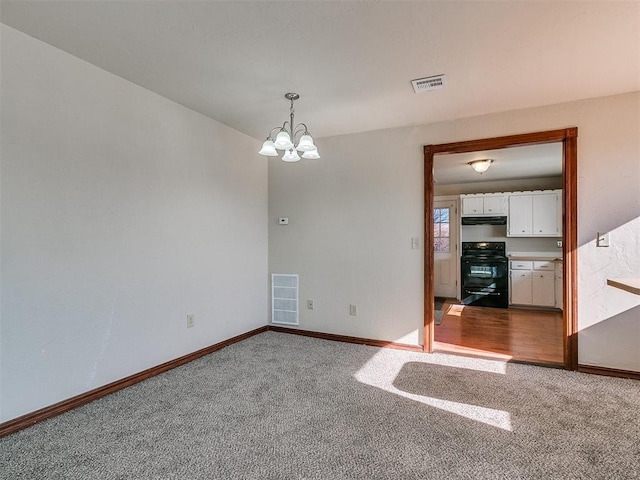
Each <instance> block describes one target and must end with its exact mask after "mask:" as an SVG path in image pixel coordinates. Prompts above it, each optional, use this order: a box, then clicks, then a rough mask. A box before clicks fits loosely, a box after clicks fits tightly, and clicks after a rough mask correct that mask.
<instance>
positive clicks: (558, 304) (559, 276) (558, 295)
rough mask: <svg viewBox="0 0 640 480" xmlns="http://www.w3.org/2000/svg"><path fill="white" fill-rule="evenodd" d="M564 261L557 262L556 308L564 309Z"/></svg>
mask: <svg viewBox="0 0 640 480" xmlns="http://www.w3.org/2000/svg"><path fill="white" fill-rule="evenodd" d="M562 270H563V269H562V262H557V263H556V308H559V309H560V310H562V308H563V306H562V304H563V294H564V292H563V283H562V277H563V273H562Z"/></svg>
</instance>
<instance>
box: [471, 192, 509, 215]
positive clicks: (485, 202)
mask: <svg viewBox="0 0 640 480" xmlns="http://www.w3.org/2000/svg"><path fill="white" fill-rule="evenodd" d="M460 198H461V199H462V216H463V217H477V216H495V215H501V216H504V215H506V214H507V197H506V195H505V194H503V193H476V194H469V195H460Z"/></svg>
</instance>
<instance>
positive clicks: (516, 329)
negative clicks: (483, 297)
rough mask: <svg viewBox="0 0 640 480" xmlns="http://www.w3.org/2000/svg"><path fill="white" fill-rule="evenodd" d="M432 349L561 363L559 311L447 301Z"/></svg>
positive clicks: (437, 326) (525, 360)
mask: <svg viewBox="0 0 640 480" xmlns="http://www.w3.org/2000/svg"><path fill="white" fill-rule="evenodd" d="M443 310H444V316H443V319H442V323H441V324H440V325H436V326H435V342H434V351H436V352H446V353H457V354H465V355H474V356H481V357H485V358H496V359H503V360H518V361H524V362H532V363H541V364H552V365H562V363H563V358H562V312H560V311H546V310H525V309H517V308H508V309H506V308H487V307H469V306H464V305H459V304H457V303H455V301H447V302H445V304H444V307H443Z"/></svg>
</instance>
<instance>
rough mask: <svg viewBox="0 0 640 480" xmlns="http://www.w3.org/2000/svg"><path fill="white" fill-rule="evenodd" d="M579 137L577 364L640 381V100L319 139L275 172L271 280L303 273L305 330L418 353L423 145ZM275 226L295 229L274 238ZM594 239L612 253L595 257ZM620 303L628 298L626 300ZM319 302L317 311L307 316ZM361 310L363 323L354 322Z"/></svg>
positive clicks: (273, 163) (632, 97)
mask: <svg viewBox="0 0 640 480" xmlns="http://www.w3.org/2000/svg"><path fill="white" fill-rule="evenodd" d="M573 126H577V127H578V128H579V137H578V176H579V179H578V210H579V212H578V236H579V245H580V249H579V257H578V269H579V270H578V271H579V282H578V292H579V293H578V295H579V299H578V308H579V312H578V323H579V329H580V333H579V362H580V363H582V364H591V365H600V366H605V367H611V368H620V369H627V370H637V371H640V318H639V317H640V313H639V312H640V297H637V296H633V295H631V294H628V293H624V292H617V291H613V290H612V289H611V287H607V286H606V282H605V279H606V278H607V277H609V276H640V248H639V245H638V242H639V240H638V238H639V237H640V195H639V194H638V191H639V188H640V93H638V92H636V93H630V94H625V95H618V96H613V97H607V98H598V99H593V100H586V101H580V102H572V103H566V104H560V105H552V106H548V107H541V108H534V109H526V110H519V111H513V112H505V113H501V114H494V115H486V116H482V117H475V118H467V119H462V120H457V121H451V122H441V123H436V124H429V125H422V126H418V127H411V128H400V129H390V130H381V131H375V132H368V133H362V134H355V135H346V136H337V137H330V138H323V139H320V140H319V141H318V142H317V143H318V146H319V149H320V152H321V154H322V155H323V158H322V159H321V160H316V161H306V162H304V161H303V162H300V163H299V164H294V165H289V164H285V163H283V162H281V161H279V160H277V159H273V160H270V163H269V217H270V218H269V270H270V271H271V272H279V273H288V272H291V273H299V274H300V285H301V299H302V300H303V309H302V311H301V316H300V328H302V329H308V330H316V331H322V332H331V333H337V334H343V335H354V336H359V337H369V338H375V339H381V340H395V341H403V342H408V343H414V344H417V343H419V342H420V339H421V325H422V323H423V290H422V288H423V260H422V250H421V249H420V250H412V249H411V237H413V236H420V238H421V245H422V244H423V243H424V239H423V238H422V230H423V219H422V215H423V205H424V199H423V149H422V147H423V145H427V144H438V143H446V142H454V141H462V140H471V139H477V138H488V137H496V136H501V135H511V134H518V133H527V132H535V131H542V130H551V129H557V128H565V127H573ZM278 216H288V217H289V223H290V224H289V225H288V226H286V227H284V226H278V225H277V224H276V223H275V221H276V218H277V217H278ZM598 231H612V232H613V233H612V246H611V247H609V248H608V249H604V248H598V249H596V248H595V242H594V239H595V237H596V234H597V232H598ZM623 297H624V298H623ZM307 298H313V299H314V300H315V310H313V311H309V310H306V309H305V308H304V300H305V299H307ZM350 303H357V304H358V305H359V307H360V316H358V317H350V316H349V304H350Z"/></svg>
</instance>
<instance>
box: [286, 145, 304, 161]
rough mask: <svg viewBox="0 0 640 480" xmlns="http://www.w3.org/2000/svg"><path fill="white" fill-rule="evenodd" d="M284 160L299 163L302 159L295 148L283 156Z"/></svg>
mask: <svg viewBox="0 0 640 480" xmlns="http://www.w3.org/2000/svg"><path fill="white" fill-rule="evenodd" d="M282 160H283V161H284V162H297V161H298V160H300V157H299V156H298V152H296V151H295V149H294V148H291V149H289V150H288V151H287V152H286V153H285V154H284V155H283V156H282Z"/></svg>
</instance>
